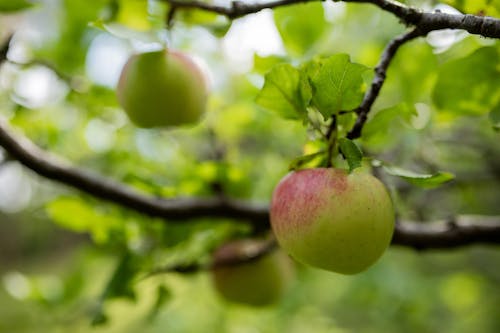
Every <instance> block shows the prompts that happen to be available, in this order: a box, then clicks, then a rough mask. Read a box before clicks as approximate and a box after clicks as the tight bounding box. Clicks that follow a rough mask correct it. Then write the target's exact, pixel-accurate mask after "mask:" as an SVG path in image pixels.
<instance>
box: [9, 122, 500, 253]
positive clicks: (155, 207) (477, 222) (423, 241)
mask: <svg viewBox="0 0 500 333" xmlns="http://www.w3.org/2000/svg"><path fill="white" fill-rule="evenodd" d="M0 146H2V147H3V148H4V149H5V150H6V152H7V153H8V154H9V155H10V156H11V157H12V158H14V159H16V160H18V161H19V162H20V163H21V164H23V165H24V166H26V167H27V168H29V169H31V170H33V171H34V172H36V173H37V174H39V175H40V176H43V177H45V178H48V179H51V180H54V181H56V182H59V183H61V184H65V185H68V186H71V187H73V188H76V189H78V190H80V191H82V192H85V193H88V194H90V195H92V196H94V197H96V198H100V199H103V200H106V201H109V202H113V203H116V204H118V205H120V206H123V207H126V208H129V209H133V210H135V211H137V212H140V213H143V214H146V215H149V216H154V217H160V218H164V219H167V220H169V221H185V220H189V219H195V218H201V217H215V218H217V217H220V218H233V219H235V221H241V222H248V223H251V224H252V225H253V226H254V227H256V229H258V230H268V229H269V208H268V206H267V205H255V204H250V203H247V202H241V201H236V200H230V199H224V198H215V199H214V198H212V199H210V198H191V199H188V198H186V199H171V200H166V199H161V198H157V197H152V196H150V195H147V194H142V193H140V192H138V191H136V190H134V189H132V188H131V187H129V186H126V185H124V184H121V183H118V182H115V181H111V180H109V179H107V178H105V177H102V176H98V175H95V174H93V173H89V172H87V171H85V170H81V169H78V168H76V167H73V166H71V165H70V164H69V163H67V162H65V161H62V160H60V159H58V158H56V157H54V156H52V155H50V154H48V153H46V152H44V151H43V150H41V149H40V148H38V147H37V146H35V145H34V144H33V143H32V142H31V141H29V140H28V139H27V138H25V137H22V136H20V135H18V134H14V132H13V131H12V130H11V129H10V128H9V126H8V124H7V122H6V121H5V120H4V119H2V118H0ZM474 243H489V244H500V217H491V218H487V217H476V218H471V217H468V218H465V217H459V218H457V219H456V220H453V221H452V222H446V223H444V222H440V223H415V222H401V223H398V224H397V225H396V229H395V232H394V238H393V244H395V245H402V246H408V247H413V248H416V249H425V248H453V247H458V246H463V245H469V244H474Z"/></svg>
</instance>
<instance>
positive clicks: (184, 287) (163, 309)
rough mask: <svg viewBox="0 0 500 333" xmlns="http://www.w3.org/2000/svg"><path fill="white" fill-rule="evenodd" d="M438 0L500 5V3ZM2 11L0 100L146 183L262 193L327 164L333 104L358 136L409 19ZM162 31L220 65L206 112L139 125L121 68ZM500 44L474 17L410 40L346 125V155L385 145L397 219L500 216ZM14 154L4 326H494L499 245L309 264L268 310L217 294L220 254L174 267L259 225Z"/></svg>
mask: <svg viewBox="0 0 500 333" xmlns="http://www.w3.org/2000/svg"><path fill="white" fill-rule="evenodd" d="M406 2H407V3H411V4H412V5H415V6H419V7H422V8H431V6H433V5H436V4H438V2H437V1H406ZM444 3H447V4H448V5H451V6H454V7H455V8H456V9H458V10H460V11H463V12H467V13H473V14H482V15H483V14H484V15H493V16H495V15H498V13H499V6H498V2H497V1H444ZM32 4H33V6H31V5H32ZM13 10H15V11H14V12H12V11H13ZM0 12H1V15H0V32H1V34H0V35H1V36H2V37H4V38H5V37H6V34H7V33H8V32H11V33H13V34H14V35H13V39H12V42H11V48H10V50H9V53H8V60H9V61H8V62H7V63H5V64H4V65H2V67H1V69H0V106H1V108H0V114H1V115H2V116H3V117H6V118H8V119H9V121H10V123H11V124H12V125H13V126H15V127H16V128H17V129H18V130H19V131H22V132H23V133H24V134H25V135H26V136H28V137H29V138H30V139H31V140H33V141H35V142H36V143H37V144H38V145H39V146H41V147H42V148H44V149H47V150H49V151H51V152H52V153H54V154H57V155H60V156H63V157H64V158H66V159H68V160H70V161H72V163H74V164H75V165H78V166H80V167H82V168H86V169H91V170H92V171H94V172H99V173H101V174H104V175H107V176H109V177H111V178H114V179H116V180H119V181H122V182H124V183H126V184H128V185H130V186H132V187H134V188H135V189H137V190H138V191H142V192H144V193H149V194H151V195H156V196H163V197H167V198H171V197H192V196H196V197H209V196H213V195H219V194H220V193H224V194H225V195H227V196H229V197H232V198H240V199H246V200H251V201H259V202H267V201H269V198H270V196H271V193H272V190H273V188H274V186H275V184H276V183H277V182H278V181H279V179H280V178H281V177H282V176H283V175H284V174H286V173H287V171H288V168H289V167H292V168H296V167H304V166H310V165H318V164H321V163H323V162H324V160H323V159H322V156H323V153H324V151H325V149H326V144H325V142H323V141H322V135H324V131H325V129H326V128H327V127H328V125H329V124H330V123H329V122H328V121H329V120H328V119H327V118H329V116H330V115H332V114H338V133H337V134H338V135H339V137H342V136H345V134H346V133H347V132H348V130H349V129H350V128H351V127H352V126H353V124H354V122H353V120H354V117H353V115H352V113H349V112H347V113H342V114H340V111H349V109H350V108H354V107H355V106H356V105H357V104H358V103H359V101H360V99H361V97H362V95H363V94H362V93H363V92H364V91H365V90H366V88H367V83H369V81H370V79H371V76H370V75H369V74H368V72H370V70H367V68H368V69H372V68H373V67H374V66H375V65H376V63H377V61H378V58H379V56H380V53H381V51H382V50H383V48H384V47H385V45H386V44H387V42H388V41H389V40H390V39H391V38H393V37H394V36H396V35H398V34H400V33H401V32H403V31H404V29H405V28H404V26H402V25H401V24H400V23H399V22H398V20H397V19H396V18H394V17H393V16H392V15H391V14H388V13H385V12H382V11H381V10H379V9H378V8H376V7H375V6H371V5H360V4H343V3H324V4H319V3H314V4H305V5H297V6H290V7H286V8H279V9H276V10H275V11H274V12H273V13H274V14H273V15H269V14H270V13H268V12H267V13H266V12H263V13H261V14H258V15H251V16H249V17H245V18H242V19H239V20H235V21H234V22H231V21H229V20H227V19H226V18H223V17H221V16H219V15H215V14H208V13H206V12H202V11H178V12H177V13H176V14H175V16H174V20H173V26H172V28H171V29H170V30H168V31H167V30H165V29H164V27H165V15H166V13H167V12H168V6H166V4H165V3H163V2H160V1H151V0H150V1H146V0H99V1H92V2H89V1H84V0H60V1H55V0H43V1H12V0H11V1H0ZM256 17H260V18H261V21H258V22H260V23H262V22H267V25H268V26H269V28H268V30H266V31H265V34H266V36H269V40H267V39H266V40H264V39H258V38H257V40H252V38H251V36H252V35H253V34H255V35H257V34H258V33H259V29H264V28H263V27H262V26H260V25H259V23H257V24H256V25H254V26H253V28H252V29H254V30H252V31H250V33H249V34H247V35H245V37H241V36H240V35H238V34H241V33H242V32H241V29H240V30H238V29H239V28H238V27H242V26H244V25H245V24H247V23H248V22H250V21H251V20H252V19H254V18H256ZM254 39H255V38H254ZM252 43H253V44H252ZM250 44H251V45H252V46H251V47H248V45H250ZM162 45H168V46H169V47H172V48H176V49H181V50H184V51H186V52H189V53H191V54H193V55H195V56H196V57H198V58H199V59H203V60H204V62H205V63H206V64H207V71H208V73H209V76H210V80H211V83H212V89H211V96H210V101H209V110H208V112H207V114H206V116H205V118H204V119H203V121H202V122H201V123H200V124H199V125H196V126H192V127H182V128H176V129H167V130H142V129H137V128H135V127H134V126H133V125H132V124H131V123H130V122H129V121H128V120H127V118H126V117H125V115H124V114H123V112H122V111H121V110H120V109H119V106H118V104H117V102H116V98H115V92H114V85H115V84H116V79H117V75H118V74H119V71H120V69H121V66H122V65H123V63H124V61H125V60H126V58H127V56H128V55H130V54H131V53H132V52H138V51H143V50H150V49H153V48H158V47H161V46H162ZM259 45H267V46H268V48H267V49H265V47H262V46H259ZM269 45H271V46H269ZM499 50H500V44H499V42H498V41H495V40H491V39H484V38H481V37H478V36H470V35H467V34H465V33H463V32H460V31H452V32H450V31H444V32H442V31H440V32H433V33H431V34H430V35H429V36H428V37H426V38H422V39H419V40H415V41H412V42H410V43H408V44H407V45H405V46H403V47H402V48H401V50H400V51H399V52H398V54H397V56H396V58H395V59H394V62H393V63H392V64H391V66H390V68H389V71H388V73H387V81H386V83H385V85H384V86H383V88H382V91H381V95H380V97H379V99H378V100H377V102H376V103H375V105H374V109H373V110H372V112H371V114H370V118H369V120H368V123H367V124H366V127H365V128H364V131H363V136H362V138H360V139H358V140H356V141H355V142H352V141H341V149H342V151H343V152H344V154H345V155H346V156H347V158H348V159H349V162H350V164H351V167H353V166H357V165H359V164H360V163H361V160H360V159H361V156H362V155H361V152H360V151H359V150H358V149H357V148H358V147H359V148H361V150H362V154H363V155H364V156H365V160H367V161H372V164H373V166H374V168H375V170H376V171H377V172H378V175H379V176H380V177H381V179H382V180H383V181H384V182H385V183H386V184H387V185H388V186H389V188H390V190H391V194H392V196H393V199H394V201H395V203H396V207H397V214H398V216H400V217H401V218H408V219H414V220H433V219H439V218H445V217H448V216H450V215H454V214H485V215H499V214H500V206H499V205H498V198H500V146H499V145H498V142H499V132H498V129H499V126H500V125H499V124H500V107H499V106H500V89H499V87H500V82H499V77H500V75H499V74H500V73H499V69H500V64H499V61H500V57H499V56H498V54H499ZM245 53H248V54H245ZM245 59H250V62H249V63H247V62H245V61H246V60H245ZM320 67H321V68H322V70H321V71H318V69H319V68H320ZM344 74H345V76H344ZM332 78H333V79H332ZM346 96H347V97H346ZM304 125H307V126H304ZM0 158H1V159H2V160H3V159H4V158H5V156H4V155H3V154H0ZM1 163H2V164H0V244H1V245H0V250H1V251H0V260H1V265H0V276H1V280H0V281H1V284H0V331H1V332H4V331H5V332H39V331H40V330H41V328H43V331H44V332H66V331H68V330H71V331H72V332H100V331H101V332H137V331H141V332H318V333H321V332H464V333H465V332H467V333H468V332H498V331H500V317H499V316H498V309H499V308H500V289H499V285H500V268H499V267H498V265H496V263H498V262H499V260H500V254H499V252H498V250H497V249H495V248H488V247H483V246H471V247H469V248H466V249H456V250H451V251H446V252H444V251H430V252H424V253H420V252H415V251H414V250H410V249H401V248H391V249H390V250H389V251H388V253H387V254H386V255H385V256H384V257H383V259H382V260H381V261H380V262H379V263H378V264H377V265H376V266H374V267H373V268H371V269H370V270H369V271H367V272H366V273H363V274H360V275H357V276H349V277H346V276H341V275H337V274H333V273H327V272H322V271H318V270H312V269H310V268H306V267H302V266H297V277H296V281H295V282H294V285H293V286H292V287H291V289H290V290H289V292H288V293H287V295H286V297H285V298H284V299H283V300H282V301H281V302H280V303H278V304H276V305H275V306H270V307H265V308H262V309H255V308H250V307H244V306H239V305H234V304H229V303H227V302H225V301H223V300H222V299H221V298H220V297H219V296H218V295H217V294H216V292H215V291H214V289H213V288H212V283H211V276H210V273H209V272H200V273H191V274H180V273H174V272H172V269H173V268H174V267H176V268H179V267H180V268H182V267H184V268H186V269H187V268H189V267H192V266H193V265H206V264H208V263H209V262H210V260H211V257H210V253H211V252H212V251H213V250H214V249H215V248H216V247H217V246H219V245H220V244H222V243H223V242H225V241H227V240H228V239H231V238H237V237H244V236H245V235H248V234H249V233H250V232H251V231H252V230H251V227H250V226H248V225H246V224H245V223H244V222H242V221H232V220H214V219H200V220H197V221H182V222H175V223H174V222H172V221H163V220H159V219H152V218H149V217H146V216H143V215H141V214H137V213H135V212H133V211H130V210H127V209H126V208H123V207H117V206H114V205H111V204H107V203H104V202H100V201H98V200H95V199H93V198H90V197H88V196H85V195H81V194H80V193H77V192H75V191H73V190H70V189H68V188H66V187H63V186H59V185H57V184H53V183H51V182H48V181H46V180H43V179H40V178H39V177H37V176H35V175H33V173H31V172H29V171H26V170H24V169H22V168H21V167H20V166H19V165H18V164H17V163H15V162H13V161H2V162H1ZM341 163H345V162H341ZM453 175H454V178H453ZM394 176H396V177H394ZM452 178H453V180H452ZM415 184H416V185H419V186H420V187H419V186H414V185H415ZM437 185H442V186H437ZM422 187H423V188H422ZM250 287H251V286H249V288H250ZM92 322H93V323H94V324H96V325H95V326H91V323H92ZM97 324H101V325H97Z"/></svg>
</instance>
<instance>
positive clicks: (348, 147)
mask: <svg viewBox="0 0 500 333" xmlns="http://www.w3.org/2000/svg"><path fill="white" fill-rule="evenodd" d="M339 146H340V151H341V152H342V154H343V155H344V157H345V159H346V160H347V164H349V172H351V171H352V170H354V169H356V168H359V167H360V166H361V161H362V159H363V153H362V152H361V150H360V149H359V147H358V146H357V145H356V144H355V143H354V142H353V141H351V140H349V139H346V138H341V139H340V140H339Z"/></svg>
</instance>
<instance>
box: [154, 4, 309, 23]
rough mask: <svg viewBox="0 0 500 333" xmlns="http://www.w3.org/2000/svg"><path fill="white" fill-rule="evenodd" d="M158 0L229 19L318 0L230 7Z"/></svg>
mask: <svg viewBox="0 0 500 333" xmlns="http://www.w3.org/2000/svg"><path fill="white" fill-rule="evenodd" d="M160 1H163V2H166V3H168V4H170V5H171V6H175V7H177V8H185V9H202V10H206V11H209V12H212V13H217V14H220V15H224V16H226V17H227V18H229V19H236V18H238V17H242V16H245V15H248V14H253V13H257V12H260V11H261V10H263V9H272V8H276V7H281V6H287V5H292V4H298V3H305V2H317V1H318V0H278V1H272V2H267V3H251V4H248V3H245V2H243V1H232V2H231V6H230V7H227V6H219V5H213V4H209V3H206V2H202V1H197V0H194V1H183V0H160Z"/></svg>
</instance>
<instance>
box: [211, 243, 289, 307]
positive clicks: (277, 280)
mask: <svg viewBox="0 0 500 333" xmlns="http://www.w3.org/2000/svg"><path fill="white" fill-rule="evenodd" d="M256 246H258V243H255V242H254V241H252V240H240V241H233V242H230V243H227V244H225V245H223V246H221V247H220V248H219V249H217V251H216V252H215V254H214V268H213V270H212V280H213V283H214V286H215V289H216V290H217V292H218V293H219V294H220V295H221V296H222V297H223V298H224V299H226V300H227V301H230V302H234V303H240V304H246V305H251V306H266V305H271V304H274V303H276V302H278V301H279V300H280V299H281V297H282V296H283V294H284V293H285V291H286V289H287V287H288V286H289V284H290V280H291V278H292V276H293V267H292V262H291V260H290V258H289V257H288V256H287V255H286V254H285V253H283V252H282V251H281V250H277V251H273V252H272V253H269V254H266V255H264V256H262V257H259V258H257V259H252V260H250V261H246V262H239V263H238V262H234V258H245V257H246V256H251V253H252V252H254V250H255V248H256Z"/></svg>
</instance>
